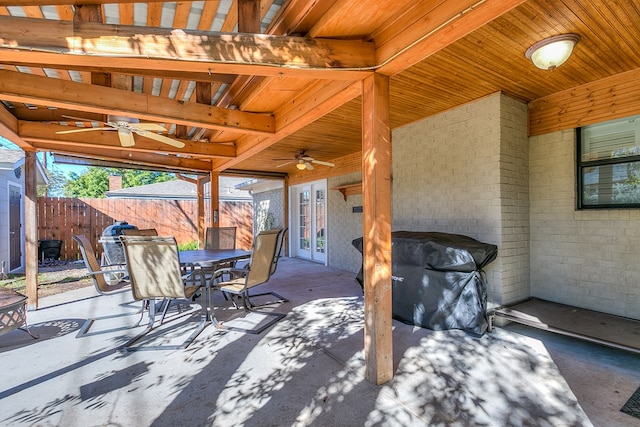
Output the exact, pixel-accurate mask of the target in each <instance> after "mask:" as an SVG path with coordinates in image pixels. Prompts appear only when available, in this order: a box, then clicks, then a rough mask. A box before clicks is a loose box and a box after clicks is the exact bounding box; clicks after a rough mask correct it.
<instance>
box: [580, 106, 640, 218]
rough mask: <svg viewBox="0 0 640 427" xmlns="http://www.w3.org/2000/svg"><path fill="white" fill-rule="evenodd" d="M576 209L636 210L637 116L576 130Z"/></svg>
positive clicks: (639, 188)
mask: <svg viewBox="0 0 640 427" xmlns="http://www.w3.org/2000/svg"><path fill="white" fill-rule="evenodd" d="M576 145H577V149H578V153H577V154H578V155H577V156H576V158H577V163H578V165H577V175H578V176H577V182H578V209H598V208H600V209H605V208H606V209H611V208H640V116H634V117H629V118H625V119H621V120H613V121H610V122H605V123H599V124H595V125H590V126H584V127H581V128H578V132H577V144H576Z"/></svg>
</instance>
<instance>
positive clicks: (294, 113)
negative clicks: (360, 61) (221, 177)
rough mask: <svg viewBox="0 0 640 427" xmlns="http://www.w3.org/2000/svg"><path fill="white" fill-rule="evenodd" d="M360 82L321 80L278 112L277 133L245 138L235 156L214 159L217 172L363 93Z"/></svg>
mask: <svg viewBox="0 0 640 427" xmlns="http://www.w3.org/2000/svg"><path fill="white" fill-rule="evenodd" d="M361 90H362V84H361V83H360V82H357V83H352V82H344V81H335V82H326V81H319V82H316V83H314V84H313V85H310V86H309V87H308V88H307V89H306V90H305V91H303V92H301V93H300V94H298V96H296V97H295V98H293V99H292V100H291V101H289V102H288V103H287V104H285V105H284V106H283V107H281V108H280V109H279V110H277V111H276V112H275V117H276V129H277V131H276V133H275V134H274V135H270V136H267V137H262V136H260V137H251V136H248V137H243V138H240V139H238V140H237V141H236V157H235V158H233V159H228V160H222V159H217V160H214V162H213V163H214V169H215V170H217V171H224V170H225V169H229V168H232V167H233V166H234V165H236V164H238V163H240V162H241V161H243V160H246V159H248V158H249V157H251V156H253V155H255V154H257V153H259V152H260V151H262V150H264V149H265V148H267V147H269V146H271V145H273V144H275V143H276V142H278V141H280V140H281V139H282V138H285V137H286V136H289V135H291V134H293V133H294V132H296V131H298V130H300V129H302V128H303V127H305V126H307V125H308V124H310V123H312V122H313V121H315V120H317V119H319V118H321V117H323V116H325V115H326V114H328V113H329V112H331V111H333V110H335V109H336V108H338V107H340V106H341V105H343V104H345V103H346V102H349V101H351V100H352V99H353V98H355V97H357V96H359V95H360V94H361Z"/></svg>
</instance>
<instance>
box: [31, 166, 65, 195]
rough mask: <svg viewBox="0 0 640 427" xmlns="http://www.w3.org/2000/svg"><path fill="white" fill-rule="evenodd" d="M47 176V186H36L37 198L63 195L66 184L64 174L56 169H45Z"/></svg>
mask: <svg viewBox="0 0 640 427" xmlns="http://www.w3.org/2000/svg"><path fill="white" fill-rule="evenodd" d="M45 173H46V174H47V180H48V181H49V183H48V184H47V185H39V186H38V197H47V196H49V197H56V196H59V195H61V194H63V189H64V187H65V185H66V184H67V177H66V175H65V174H64V172H62V171H59V170H57V169H45Z"/></svg>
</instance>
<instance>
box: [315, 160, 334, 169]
mask: <svg viewBox="0 0 640 427" xmlns="http://www.w3.org/2000/svg"><path fill="white" fill-rule="evenodd" d="M310 162H311V163H315V164H317V165H324V166H329V167H331V168H332V167H334V166H335V165H334V164H333V163H331V162H323V161H322V160H310Z"/></svg>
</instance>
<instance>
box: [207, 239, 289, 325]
mask: <svg viewBox="0 0 640 427" xmlns="http://www.w3.org/2000/svg"><path fill="white" fill-rule="evenodd" d="M283 232H284V230H281V229H275V230H268V231H262V232H260V233H259V234H258V235H257V236H256V238H255V240H254V244H253V250H252V252H251V259H250V260H249V264H248V265H247V267H246V268H245V269H243V270H242V272H243V274H242V276H241V277H236V278H235V279H231V280H228V281H220V282H217V280H219V279H220V278H221V277H223V275H224V274H226V273H229V272H233V271H234V270H235V271H236V272H237V271H239V270H237V269H229V268H222V269H219V270H217V271H216V272H215V274H214V285H213V286H212V287H211V288H210V289H212V290H220V291H221V292H222V293H223V294H231V295H237V296H239V297H240V298H241V299H242V305H243V307H244V309H245V311H247V312H258V311H256V310H254V308H255V307H258V306H256V305H254V304H252V303H251V301H250V300H249V291H250V290H252V289H253V288H255V287H257V286H259V285H262V284H264V283H267V282H268V281H269V278H270V277H271V272H272V271H274V261H275V258H276V257H277V253H276V249H277V247H278V241H279V239H281V238H282V237H281V236H282V234H283ZM261 295H274V296H275V297H276V298H278V301H275V302H288V300H287V299H285V298H283V297H281V296H280V295H278V294H276V293H275V292H264V293H260V294H255V295H252V296H253V297H257V296H261ZM209 301H211V297H209ZM233 303H234V305H235V306H236V308H238V306H237V305H236V303H235V301H233ZM270 304H271V303H270ZM265 305H266V304H265ZM259 313H261V314H264V315H267V316H271V317H273V319H272V320H270V321H269V322H267V323H266V324H265V325H263V326H261V327H259V328H257V329H241V328H232V327H226V329H231V330H236V331H241V332H247V333H253V334H259V333H260V332H262V331H263V330H265V329H266V328H268V327H269V326H271V325H272V324H274V323H275V322H277V321H279V320H280V319H282V318H283V317H285V314H282V313H273V312H264V311H261V312H259Z"/></svg>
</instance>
